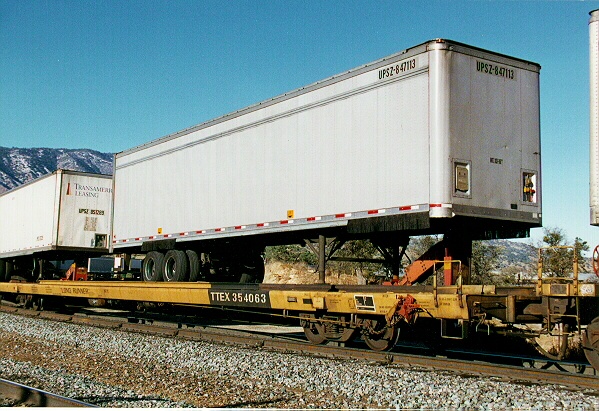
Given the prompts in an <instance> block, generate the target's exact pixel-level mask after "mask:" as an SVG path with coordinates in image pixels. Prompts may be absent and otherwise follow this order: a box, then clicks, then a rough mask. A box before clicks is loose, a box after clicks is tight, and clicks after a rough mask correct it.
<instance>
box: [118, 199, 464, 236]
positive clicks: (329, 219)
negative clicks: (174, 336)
mask: <svg viewBox="0 0 599 411" xmlns="http://www.w3.org/2000/svg"><path fill="white" fill-rule="evenodd" d="M437 207H443V208H451V207H452V205H451V204H445V203H443V204H441V203H439V204H416V205H406V206H400V207H391V208H380V209H372V210H366V211H359V212H351V213H337V214H330V215H325V216H313V217H307V218H305V219H304V218H299V219H294V220H279V221H271V222H264V223H258V224H250V225H236V226H231V227H219V228H213V229H208V230H196V231H192V232H188V231H186V232H180V233H178V234H164V235H159V236H156V235H152V236H148V237H145V238H143V237H142V238H140V237H137V238H135V239H123V240H113V243H114V244H119V243H126V242H129V243H131V242H142V241H147V240H155V239H158V238H172V237H187V236H190V235H205V234H220V233H227V232H228V233H230V232H234V231H241V230H256V229H262V228H266V227H277V226H279V227H280V226H286V225H290V224H310V223H316V222H321V221H322V222H324V221H327V222H332V221H335V220H340V219H347V218H351V217H353V218H364V217H368V216H375V215H379V214H390V215H393V214H401V213H405V212H411V211H418V210H422V211H426V210H427V209H429V208H437Z"/></svg>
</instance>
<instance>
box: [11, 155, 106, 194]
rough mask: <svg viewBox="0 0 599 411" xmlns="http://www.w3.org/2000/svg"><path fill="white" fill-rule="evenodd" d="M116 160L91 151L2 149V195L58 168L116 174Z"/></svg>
mask: <svg viewBox="0 0 599 411" xmlns="http://www.w3.org/2000/svg"><path fill="white" fill-rule="evenodd" d="M112 157H113V155H112V154H110V153H100V152H98V151H94V150H87V149H78V150H71V149H63V148H59V149H55V148H14V147H13V148H7V147H0V193H2V192H4V191H7V190H10V189H11V188H14V187H16V186H18V185H21V184H23V183H26V182H28V181H31V180H34V179H36V178H38V177H41V176H43V175H45V174H48V173H52V172H54V171H56V170H58V169H64V170H74V171H85V172H90V173H97V174H112Z"/></svg>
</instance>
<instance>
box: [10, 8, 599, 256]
mask: <svg viewBox="0 0 599 411" xmlns="http://www.w3.org/2000/svg"><path fill="white" fill-rule="evenodd" d="M597 8H599V2H597V1H576V2H574V1H522V2H520V1H426V2H425V1H369V0H366V1H308V0H302V1H257V0H252V1H223V0H219V1H212V0H201V1H200V0H193V1H191V0H175V1H150V0H146V1H75V0H71V1H61V0H52V1H43V0H40V1H28V0H0V146H5V147H13V146H14V147H54V148H90V149H95V150H99V151H102V152H118V151H122V150H125V149H127V148H130V147H133V146H136V145H139V144H143V143H145V142H148V141H151V140H154V139H156V138H159V137H162V136H164V135H167V134H171V133H173V132H176V131H179V130H181V129H184V128H186V127H189V126H192V125H196V124H199V123H202V122H204V121H206V120H209V119H211V118H214V117H217V116H220V115H223V114H226V113H229V112H231V111H234V110H237V109H240V108H243V107H246V106H248V105H250V104H253V103H256V102H259V101H262V100H266V99H268V98H271V97H274V96H276V95H279V94H282V93H284V92H287V91H290V90H293V89H295V88H298V87H301V86H304V85H307V84H310V83H313V82H315V81H318V80H321V79H324V78H326V77H329V76H331V75H334V74H338V73H341V72H343V71H345V70H348V69H351V68H354V67H357V66H359V65H362V64H365V63H368V62H371V61H373V60H376V59H379V58H381V57H385V56H387V55H390V54H393V53H395V52H398V51H400V50H403V49H405V48H408V47H411V46H414V45H416V44H420V43H422V42H424V41H427V40H430V39H433V38H438V37H442V38H448V39H452V40H456V41H460V42H464V43H467V44H471V45H473V46H477V47H481V48H486V49H489V50H493V51H496V52H500V53H504V54H508V55H511V56H515V57H519V58H523V59H526V60H531V61H534V62H537V63H539V64H541V66H542V70H541V135H542V156H543V157H542V162H543V170H542V172H543V175H542V177H543V184H544V187H543V195H544V197H543V207H544V210H543V211H544V224H545V226H549V227H561V228H563V229H564V230H565V232H566V234H567V235H568V237H569V238H570V239H573V238H574V237H576V236H578V237H581V238H583V239H584V240H586V241H588V242H589V244H591V245H592V246H593V247H594V246H595V245H596V244H599V228H597V227H590V226H589V206H588V203H589V200H588V186H589V179H588V174H589V173H588V162H589V160H588V157H589V155H588V139H589V137H588V136H589V131H588V124H589V120H588V116H589V114H588V113H589V108H588V105H589V104H588V101H589V86H588V76H589V73H588V71H589V70H588V17H589V15H588V13H589V12H590V11H591V10H594V9H597ZM541 235H542V232H541V230H533V237H534V238H538V237H539V236H541Z"/></svg>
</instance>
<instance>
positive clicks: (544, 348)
mask: <svg viewBox="0 0 599 411" xmlns="http://www.w3.org/2000/svg"><path fill="white" fill-rule="evenodd" d="M568 330H569V326H568V324H563V323H559V324H557V325H556V326H555V328H554V331H553V332H556V333H557V335H553V336H551V335H541V336H539V337H536V338H533V339H532V341H531V342H532V345H533V346H534V348H535V349H536V350H537V351H538V352H539V354H541V355H543V356H545V357H547V358H549V359H550V360H554V361H561V360H563V359H565V358H566V357H567V355H568V341H569V338H568Z"/></svg>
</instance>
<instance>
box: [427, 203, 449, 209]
mask: <svg viewBox="0 0 599 411" xmlns="http://www.w3.org/2000/svg"><path fill="white" fill-rule="evenodd" d="M428 206H429V207H430V208H452V205H451V204H447V203H435V204H429V205H428Z"/></svg>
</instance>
